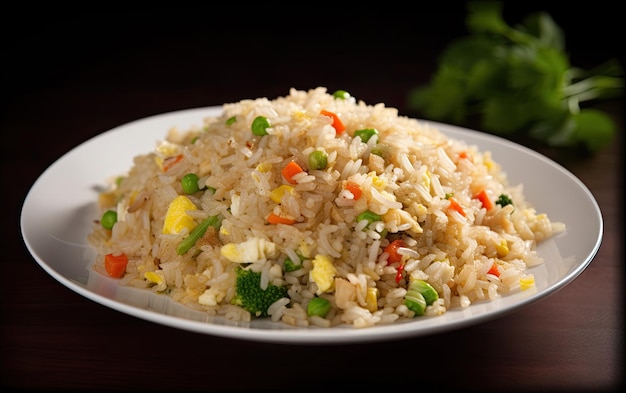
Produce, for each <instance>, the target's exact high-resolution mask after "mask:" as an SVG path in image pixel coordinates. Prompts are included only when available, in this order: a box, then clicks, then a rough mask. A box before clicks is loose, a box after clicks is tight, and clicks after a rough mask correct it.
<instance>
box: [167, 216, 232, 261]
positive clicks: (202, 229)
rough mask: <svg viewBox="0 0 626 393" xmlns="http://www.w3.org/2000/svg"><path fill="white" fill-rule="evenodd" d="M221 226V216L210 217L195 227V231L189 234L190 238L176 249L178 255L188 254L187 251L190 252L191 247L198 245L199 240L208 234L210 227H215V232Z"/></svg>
mask: <svg viewBox="0 0 626 393" xmlns="http://www.w3.org/2000/svg"><path fill="white" fill-rule="evenodd" d="M221 224H222V217H221V216H210V217H207V218H205V219H204V221H202V222H201V223H200V225H198V226H197V227H195V228H194V229H193V231H191V233H189V236H187V237H186V238H184V239H183V241H182V242H180V244H179V245H178V247H177V248H176V254H178V255H184V254H186V253H187V251H189V250H190V249H191V247H193V245H194V244H196V242H197V241H198V239H200V238H201V237H202V236H204V234H205V233H206V231H207V229H208V228H209V227H213V228H215V230H217V231H219V229H220V225H221Z"/></svg>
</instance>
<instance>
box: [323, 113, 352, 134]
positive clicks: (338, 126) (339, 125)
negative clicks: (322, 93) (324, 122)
mask: <svg viewBox="0 0 626 393" xmlns="http://www.w3.org/2000/svg"><path fill="white" fill-rule="evenodd" d="M320 113H321V114H322V115H324V116H329V117H331V118H332V119H333V122H332V126H333V128H334V129H335V131H336V132H337V135H341V134H342V133H343V132H344V131H345V130H346V126H345V125H344V124H343V122H342V121H341V119H339V116H337V114H336V113H333V112H331V111H327V110H325V109H322V111H321V112H320Z"/></svg>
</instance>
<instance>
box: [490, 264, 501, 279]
mask: <svg viewBox="0 0 626 393" xmlns="http://www.w3.org/2000/svg"><path fill="white" fill-rule="evenodd" d="M487 273H488V274H493V275H494V276H496V277H500V270H499V269H498V265H496V264H495V263H494V264H493V265H491V268H490V269H489V271H488V272H487Z"/></svg>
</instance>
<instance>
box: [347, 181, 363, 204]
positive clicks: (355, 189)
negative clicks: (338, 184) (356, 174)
mask: <svg viewBox="0 0 626 393" xmlns="http://www.w3.org/2000/svg"><path fill="white" fill-rule="evenodd" d="M345 188H346V190H348V191H350V192H351V193H352V195H354V200H355V201H357V200H359V198H361V195H362V194H363V191H361V187H359V185H358V184H356V183H355V182H353V181H347V182H346V185H345Z"/></svg>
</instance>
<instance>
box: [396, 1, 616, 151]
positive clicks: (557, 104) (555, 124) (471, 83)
mask: <svg viewBox="0 0 626 393" xmlns="http://www.w3.org/2000/svg"><path fill="white" fill-rule="evenodd" d="M502 7H503V3H502V2H497V1H488V2H487V1H472V2H469V3H467V15H466V20H465V22H466V27H467V30H468V34H467V35H466V36H462V37H460V38H457V39H455V40H453V41H452V42H450V43H449V44H448V46H447V47H446V48H445V49H444V51H443V53H442V55H441V57H440V58H439V59H438V68H437V70H436V72H435V73H434V75H433V76H432V79H431V80H430V81H429V83H428V84H427V85H424V86H418V87H415V88H413V89H411V90H410V92H409V96H408V98H407V107H408V108H409V109H410V110H412V111H415V112H416V113H418V114H419V115H420V117H424V118H428V119H430V120H435V121H444V122H448V123H452V124H457V125H465V126H467V125H468V124H469V122H470V120H472V119H473V121H474V123H475V124H476V126H477V127H480V129H481V130H482V131H486V132H489V133H492V134H497V135H500V136H504V137H507V138H510V139H520V138H526V139H528V140H531V141H534V142H536V143H539V144H542V145H545V146H549V147H556V148H575V149H580V148H583V149H585V150H586V151H587V152H589V153H591V154H594V153H595V152H597V151H598V150H599V149H602V148H603V147H605V146H607V145H608V144H610V143H611V141H612V139H613V138H614V136H615V133H616V128H617V126H616V124H615V122H614V121H613V119H612V118H611V117H610V116H609V115H607V114H606V113H604V112H602V111H601V110H598V109H595V108H593V107H592V105H591V104H593V103H596V102H598V101H599V100H609V99H614V98H618V97H621V95H622V94H623V88H624V80H623V69H622V65H621V64H620V63H619V61H618V60H617V59H608V60H607V61H606V62H604V63H603V64H600V65H599V66H597V67H595V68H593V69H591V70H584V69H581V68H577V67H574V66H572V65H571V64H570V60H569V58H568V56H567V54H566V52H565V37H564V33H563V31H562V29H561V28H560V27H559V26H558V25H557V24H556V23H555V21H554V20H553V19H552V17H551V16H550V14H549V13H547V12H544V11H537V12H535V13H531V14H529V15H527V16H526V17H525V18H524V20H523V22H522V23H521V24H519V25H516V26H515V27H513V26H511V25H509V24H508V23H507V22H506V21H505V20H504V18H503V12H502V11H503V8H502Z"/></svg>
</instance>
